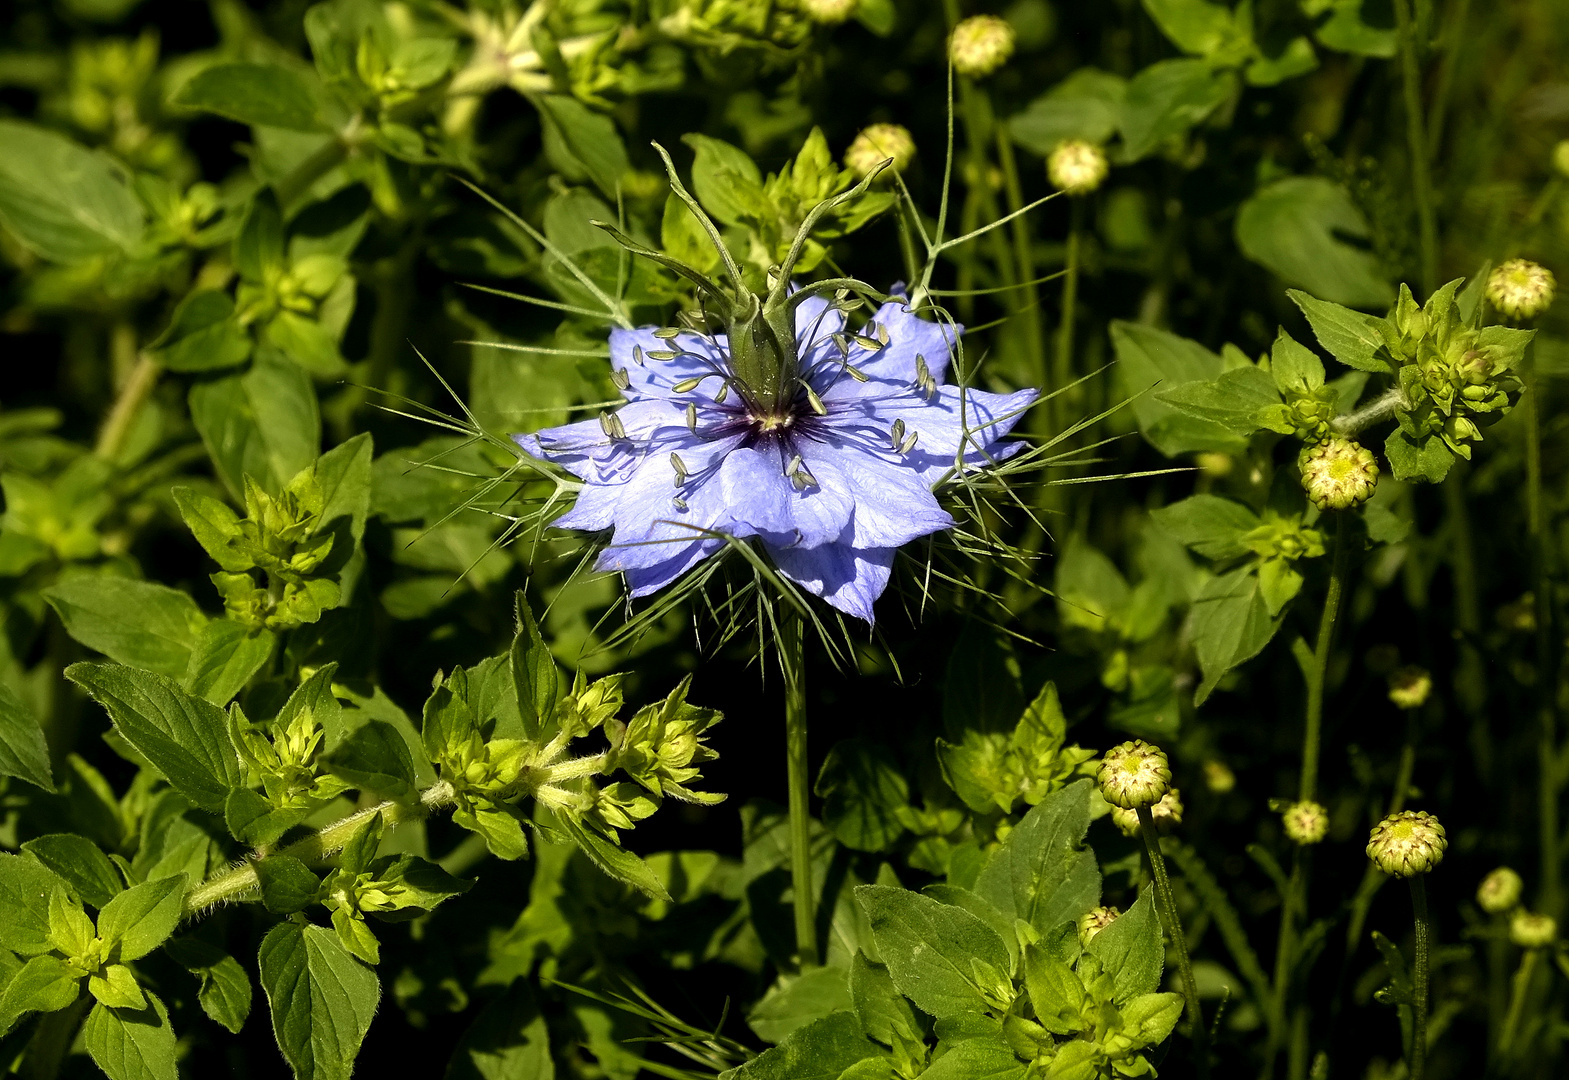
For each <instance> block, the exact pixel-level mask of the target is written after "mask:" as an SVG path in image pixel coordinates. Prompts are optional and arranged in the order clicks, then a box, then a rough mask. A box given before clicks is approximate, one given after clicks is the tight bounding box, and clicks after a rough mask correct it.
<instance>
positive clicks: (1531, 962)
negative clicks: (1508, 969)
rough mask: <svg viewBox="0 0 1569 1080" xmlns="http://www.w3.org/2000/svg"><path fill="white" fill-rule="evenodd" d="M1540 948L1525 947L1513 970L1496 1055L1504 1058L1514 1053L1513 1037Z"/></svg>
mask: <svg viewBox="0 0 1569 1080" xmlns="http://www.w3.org/2000/svg"><path fill="white" fill-rule="evenodd" d="M1540 951H1541V950H1540V949H1527V950H1526V951H1525V955H1523V956H1522V957H1520V966H1519V968H1517V969H1516V970H1515V980H1514V986H1513V987H1512V988H1511V990H1510V993H1509V1015H1508V1016H1506V1017H1504V1030H1503V1031H1502V1033H1500V1034H1499V1036H1498V1056H1499V1057H1501V1058H1503V1059H1504V1060H1508V1059H1509V1058H1511V1057H1513V1056H1514V1055H1515V1039H1516V1038H1517V1037H1518V1036H1519V1033H1520V1018H1521V1017H1522V1016H1523V1015H1524V1014H1525V999H1526V997H1527V995H1529V994H1530V992H1531V977H1532V976H1533V975H1535V974H1536V957H1537V954H1538V953H1539V952H1540Z"/></svg>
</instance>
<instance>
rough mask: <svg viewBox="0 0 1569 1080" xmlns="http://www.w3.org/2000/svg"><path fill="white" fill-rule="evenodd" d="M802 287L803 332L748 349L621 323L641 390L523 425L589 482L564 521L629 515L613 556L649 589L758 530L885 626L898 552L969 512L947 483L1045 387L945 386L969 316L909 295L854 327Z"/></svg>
mask: <svg viewBox="0 0 1569 1080" xmlns="http://www.w3.org/2000/svg"><path fill="white" fill-rule="evenodd" d="M791 300H792V302H793V306H794V328H795V340H794V341H792V342H787V343H784V344H783V347H782V348H781V346H780V345H779V344H767V341H765V342H764V344H765V345H766V346H767V347H760V346H759V345H757V344H755V343H754V344H753V346H752V347H751V348H750V349H748V348H746V347H745V346H743V349H742V350H741V353H742V355H734V353H733V350H732V347H731V343H730V340H729V336H727V335H724V334H719V335H714V336H712V337H710V336H707V335H702V334H698V333H693V332H686V331H683V332H680V333H676V332H675V331H673V330H656V329H653V328H645V329H639V330H624V329H618V330H613V331H612V332H611V335H610V356H611V363H612V365H613V368H614V377H615V379H616V382H617V385H619V386H621V387H622V388H623V393H624V396H625V397H626V399H627V403H626V404H625V405H623V406H622V407H621V408H619V409H618V410H616V411H615V412H613V413H605V414H602V415H601V416H600V417H599V419H597V420H586V421H583V422H581V423H575V424H568V425H566V426H564V427H558V428H551V429H549V430H546V431H541V432H538V433H537V434H533V435H519V436H516V437H515V438H516V440H517V442H518V444H519V445H520V446H521V447H522V448H523V449H524V450H525V451H526V452H527V453H529V454H530V455H532V456H534V457H536V458H541V459H545V460H549V461H553V462H555V463H557V464H559V465H560V466H562V467H563V468H565V469H566V470H568V471H569V472H571V473H572V474H574V475H575V476H577V477H578V478H580V479H581V480H582V488H581V490H580V492H579V494H578V496H577V503H576V505H575V506H574V507H573V509H572V510H570V511H569V512H568V513H566V514H565V515H563V516H562V517H560V518H557V519H556V522H555V524H556V525H558V526H560V527H561V528H565V529H583V530H595V531H597V530H605V529H613V530H614V535H613V536H612V537H611V541H610V544H609V546H608V547H606V548H605V550H604V551H603V552H602V553H601V554H600V556H599V561H598V563H597V567H598V569H601V570H615V571H620V572H621V573H622V574H624V575H625V577H626V581H627V584H628V586H629V588H630V589H631V592H632V595H633V596H644V595H647V594H649V593H652V592H655V591H657V590H658V589H660V588H662V587H664V586H665V585H668V584H669V583H671V582H673V581H675V580H676V579H678V578H679V577H681V575H683V574H684V573H686V572H687V571H688V570H690V569H691V568H692V567H693V566H695V565H696V564H697V563H698V562H699V561H701V560H702V559H704V558H707V557H708V556H710V555H712V554H714V553H716V552H718V551H720V550H721V549H722V548H723V547H724V546H725V545H726V542H727V541H726V538H727V537H731V538H755V539H756V540H757V541H758V542H760V543H761V545H762V547H763V548H764V550H765V551H766V552H767V554H768V556H769V558H770V559H771V560H772V561H773V563H774V565H775V567H777V569H778V570H779V572H780V573H781V574H783V575H784V577H786V578H788V579H789V580H791V581H793V582H795V583H796V584H798V585H800V586H801V587H802V588H804V589H806V590H807V591H809V592H811V593H814V594H816V595H817V596H820V597H822V598H823V599H824V600H826V601H827V602H828V603H829V604H831V605H832V606H833V607H835V608H837V609H839V610H840V611H843V612H845V613H847V614H849V615H853V616H856V617H858V618H861V619H865V620H866V621H867V622H869V623H870V622H872V621H873V614H872V604H873V602H874V601H875V600H876V599H877V598H878V597H879V596H880V595H882V592H883V590H884V589H885V588H886V587H887V585H888V580H889V576H890V572H891V569H892V566H893V559H894V554H895V552H896V551H897V550H898V549H899V548H900V547H901V546H903V545H904V544H907V543H909V542H910V541H912V540H914V539H916V538H918V537H922V536H926V535H928V534H931V533H935V532H940V531H942V530H944V529H947V528H949V527H951V526H952V525H953V524H954V519H953V518H952V516H950V515H949V513H948V511H947V510H945V509H943V507H942V506H941V505H940V504H939V503H938V500H937V497H936V495H935V494H934V493H933V489H934V487H936V486H937V485H939V484H940V483H941V482H943V481H944V480H945V479H947V478H950V477H951V476H953V475H956V474H957V473H958V472H960V471H963V470H967V469H974V468H980V467H983V466H985V465H988V464H990V463H992V462H994V461H996V460H999V459H1001V458H1004V457H1006V456H1007V455H1008V454H1009V453H1010V452H1012V451H1015V450H1017V449H1018V448H1019V447H1020V446H1021V445H1022V444H1020V443H1017V442H1011V441H1004V439H1003V437H1004V436H1005V435H1007V433H1008V432H1009V431H1010V430H1011V429H1012V428H1013V426H1014V424H1015V423H1017V421H1018V419H1019V416H1020V415H1021V414H1022V413H1023V411H1024V410H1025V409H1026V408H1028V407H1029V406H1030V404H1031V403H1032V402H1034V400H1035V399H1036V397H1037V396H1038V395H1037V392H1036V391H1034V390H1022V391H1019V392H1017V393H1014V394H1006V395H1004V394H992V393H985V392H983V391H978V390H971V389H969V388H967V387H960V386H955V385H948V384H945V383H944V378H945V376H946V374H947V372H948V366H949V360H950V356H951V355H952V351H953V346H954V343H955V341H956V335H957V334H958V333H959V331H960V328H959V327H956V326H952V325H949V326H943V325H939V324H938V323H935V322H929V321H926V320H924V319H921V318H918V317H917V316H916V315H914V314H913V313H912V312H911V311H910V310H909V308H908V306H907V304H906V302H905V301H904V299H903V297H901V296H896V297H895V298H894V299H892V300H890V301H889V302H887V303H884V304H883V305H882V306H881V308H880V309H879V310H878V311H877V313H876V315H875V316H874V317H873V318H872V319H871V321H870V322H868V323H867V325H866V326H864V327H863V328H862V329H861V330H860V331H859V332H856V333H851V332H849V331H847V329H846V324H845V318H844V314H843V311H842V310H841V309H840V306H839V305H837V304H834V303H831V302H829V301H828V300H825V299H823V298H822V297H820V296H816V295H808V296H796V297H792V298H791ZM786 318H788V312H786ZM733 325H735V324H732V326H733ZM775 325H777V324H775ZM784 325H786V326H788V325H789V323H785V324H784ZM760 333H762V335H763V337H764V338H768V335H769V333H771V332H770V331H767V329H766V328H765V329H764V330H763V331H760ZM768 340H770V341H771V340H774V339H773V338H768ZM759 353H763V354H767V357H778V356H781V355H782V356H784V357H785V358H786V359H785V362H784V363H783V364H782V365H781V364H779V363H776V362H775V361H774V360H770V359H767V358H764V359H759V356H758V354H759ZM792 354H793V355H792ZM781 368H782V370H781ZM770 384H771V385H770Z"/></svg>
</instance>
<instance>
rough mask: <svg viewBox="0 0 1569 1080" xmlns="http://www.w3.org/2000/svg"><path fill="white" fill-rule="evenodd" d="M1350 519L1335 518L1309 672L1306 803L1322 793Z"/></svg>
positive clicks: (1302, 795) (1302, 788)
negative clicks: (1327, 688)
mask: <svg viewBox="0 0 1569 1080" xmlns="http://www.w3.org/2000/svg"><path fill="white" fill-rule="evenodd" d="M1345 534H1346V517H1345V515H1344V514H1341V513H1337V514H1336V515H1335V536H1334V539H1332V540H1331V541H1330V545H1331V548H1330V563H1329V589H1328V591H1327V592H1326V593H1325V594H1324V611H1323V614H1322V615H1320V616H1319V620H1318V642H1317V644H1315V646H1314V648H1313V666H1312V668H1311V669H1310V670H1309V671H1308V672H1307V711H1306V715H1305V716H1304V718H1303V725H1302V777H1301V782H1300V784H1299V785H1298V789H1297V790H1298V794H1297V798H1299V799H1301V800H1303V801H1306V800H1309V799H1312V798H1314V797H1315V796H1316V794H1317V792H1318V756H1319V745H1320V743H1321V741H1322V738H1323V726H1324V678H1325V674H1326V672H1327V671H1328V669H1329V649H1330V646H1331V645H1332V644H1333V643H1334V639H1335V620H1336V618H1337V617H1338V616H1339V615H1340V601H1341V598H1342V596H1343V594H1344V593H1345V576H1346V555H1347V546H1348V545H1347V544H1346V536H1345Z"/></svg>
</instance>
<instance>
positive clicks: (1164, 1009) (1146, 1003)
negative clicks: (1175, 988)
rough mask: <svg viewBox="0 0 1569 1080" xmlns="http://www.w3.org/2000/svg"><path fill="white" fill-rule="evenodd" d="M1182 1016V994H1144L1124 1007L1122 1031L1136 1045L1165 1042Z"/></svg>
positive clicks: (1140, 1046) (1137, 1046)
mask: <svg viewBox="0 0 1569 1080" xmlns="http://www.w3.org/2000/svg"><path fill="white" fill-rule="evenodd" d="M1181 1018H1182V995H1181V994H1169V993H1168V994H1144V995H1142V996H1140V997H1136V998H1134V999H1133V1000H1132V1001H1130V1002H1128V1003H1127V1004H1126V1005H1124V1006H1123V1007H1122V1033H1123V1036H1124V1037H1125V1038H1127V1039H1128V1040H1129V1041H1131V1042H1132V1044H1133V1047H1134V1048H1135V1049H1138V1048H1142V1047H1145V1046H1154V1045H1155V1044H1156V1043H1159V1042H1164V1041H1165V1039H1166V1037H1167V1036H1168V1035H1170V1034H1171V1033H1172V1030H1173V1029H1175V1028H1176V1026H1177V1021H1178V1020H1180V1019H1181Z"/></svg>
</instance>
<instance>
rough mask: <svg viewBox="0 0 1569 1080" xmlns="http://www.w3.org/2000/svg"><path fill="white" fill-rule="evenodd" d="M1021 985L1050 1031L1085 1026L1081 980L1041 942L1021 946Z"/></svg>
mask: <svg viewBox="0 0 1569 1080" xmlns="http://www.w3.org/2000/svg"><path fill="white" fill-rule="evenodd" d="M1024 985H1025V988H1026V989H1027V990H1028V991H1029V994H1030V1006H1031V1007H1032V1008H1034V1010H1035V1018H1036V1019H1037V1020H1038V1021H1040V1024H1041V1026H1042V1027H1044V1028H1045V1029H1046V1030H1047V1031H1049V1032H1051V1033H1052V1034H1053V1035H1073V1034H1076V1033H1078V1032H1080V1031H1083V1030H1084V1017H1083V1010H1084V999H1085V997H1086V994H1085V990H1084V983H1083V981H1082V980H1080V978H1079V976H1078V974H1077V973H1076V972H1075V971H1074V970H1073V969H1072V968H1071V967H1069V966H1068V965H1067V963H1066V962H1064V961H1063V959H1062V958H1061V957H1060V956H1057V955H1055V954H1054V953H1053V952H1052V951H1051V950H1050V949H1046V948H1042V947H1041V946H1040V945H1029V946H1028V947H1026V948H1025V950H1024Z"/></svg>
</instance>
